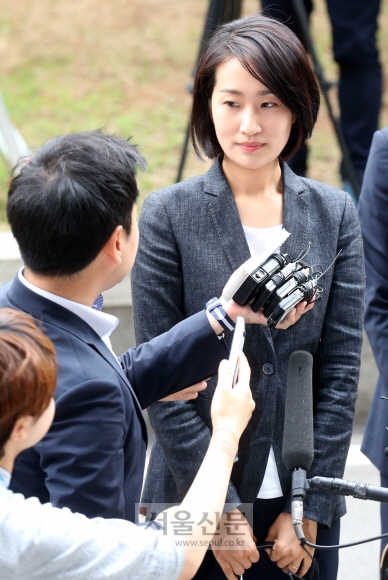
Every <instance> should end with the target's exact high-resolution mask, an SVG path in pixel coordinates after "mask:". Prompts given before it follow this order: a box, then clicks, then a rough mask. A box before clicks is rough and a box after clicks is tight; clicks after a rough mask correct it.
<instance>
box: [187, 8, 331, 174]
mask: <svg viewBox="0 0 388 580" xmlns="http://www.w3.org/2000/svg"><path fill="white" fill-rule="evenodd" d="M319 102H320V99H319V89H318V85H317V82H316V79H315V76H314V73H313V70H312V68H311V65H310V63H309V60H308V57H307V55H306V51H305V49H304V47H303V45H302V43H301V42H300V41H299V39H298V38H297V36H296V35H295V34H294V33H293V32H292V31H290V30H289V28H287V27H286V26H285V25H283V24H281V23H280V22H278V21H276V20H273V19H271V18H267V17H265V16H261V15H258V14H252V15H251V16H247V17H246V18H243V19H240V20H234V21H232V22H229V23H227V24H224V25H223V26H222V27H220V28H219V29H218V30H217V31H216V32H215V34H214V35H213V37H212V38H211V40H210V41H209V42H208V44H207V45H206V47H205V50H204V52H203V54H202V56H201V59H200V62H199V65H198V68H197V72H196V77H195V82H194V91H193V107H192V115H191V138H192V142H193V145H194V150H195V152H196V153H197V155H198V156H199V157H202V156H206V157H208V158H209V159H215V158H216V157H219V156H221V157H222V158H223V159H224V161H225V159H226V160H229V162H231V163H234V164H236V165H237V166H240V167H243V168H246V169H257V168H261V167H263V166H265V165H266V164H268V163H270V162H273V161H275V160H276V161H277V160H278V158H280V159H283V160H287V159H289V158H290V157H292V155H293V154H294V153H295V152H296V151H297V150H298V149H299V147H300V146H301V145H302V143H304V141H305V140H306V139H307V138H308V137H310V136H311V133H312V130H313V127H314V124H315V122H316V119H317V114H318V109H319ZM242 117H243V118H242ZM241 133H245V135H246V141H247V143H245V144H244V143H241ZM258 135H259V138H257V136H258ZM254 137H255V139H254V141H255V143H253V144H251V147H249V145H250V144H249V143H248V141H250V140H253V138H254ZM256 141H258V143H256ZM259 142H260V143H259ZM260 145H261V146H264V148H265V154H264V151H261V155H257V154H256V155H255V153H257V151H259V150H260V149H261V147H259V146H260Z"/></svg>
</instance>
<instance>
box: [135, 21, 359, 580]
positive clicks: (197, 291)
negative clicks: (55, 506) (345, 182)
mask: <svg viewBox="0 0 388 580" xmlns="http://www.w3.org/2000/svg"><path fill="white" fill-rule="evenodd" d="M318 108H319V91H318V87H317V84H316V81H315V77H314V74H313V72H312V69H311V66H310V64H309V61H308V59H307V57H306V53H305V51H304V49H303V47H302V45H301V43H300V42H299V40H298V39H297V37H296V36H295V35H294V34H293V33H292V32H290V31H289V30H288V28H286V27H285V26H283V25H282V24H280V23H279V22H276V21H274V20H271V19H268V18H265V17H263V16H259V15H252V16H249V17H246V18H244V19H241V20H237V21H234V22H230V23H227V24H225V25H223V26H222V27H221V28H220V29H219V30H218V31H217V32H216V33H215V35H214V36H213V38H212V40H211V41H210V42H209V44H208V46H207V47H206V49H205V50H204V53H203V55H202V58H201V61H200V63H199V66H198V70H197V74H196V79H195V85H194V97H193V109H192V118H191V137H192V142H193V145H194V149H195V151H196V153H197V154H198V155H200V156H201V155H202V156H206V157H208V158H210V159H215V163H214V165H213V166H212V168H211V169H210V170H209V171H208V172H207V173H206V174H205V175H201V176H198V177H195V178H193V179H189V180H188V181H185V182H183V183H178V184H176V185H173V186H171V187H168V188H166V189H163V190H161V191H158V192H155V193H153V194H152V195H150V196H149V197H148V198H147V199H146V201H145V202H144V205H143V209H142V212H141V216H140V222H139V226H140V237H141V239H142V241H141V243H140V250H139V253H138V257H137V260H136V263H135V267H134V270H133V273H132V282H133V304H134V313H135V329H136V334H137V340H138V341H139V342H144V341H146V340H149V339H151V338H152V337H153V336H156V335H157V334H160V333H161V332H163V331H166V330H168V329H169V328H170V327H171V326H172V325H173V324H176V323H177V322H178V321H179V320H182V319H183V318H185V317H187V316H189V315H190V314H192V313H194V312H197V311H198V310H199V309H200V308H203V305H204V304H205V302H206V300H207V299H208V297H209V296H212V295H213V296H220V295H221V293H222V288H223V284H222V282H220V280H223V281H224V282H226V281H227V280H228V278H229V277H230V275H231V273H232V272H233V271H234V270H235V269H236V268H238V267H239V266H240V265H241V264H242V263H243V262H244V261H245V260H247V259H248V258H249V257H250V255H251V254H255V253H259V252H260V251H261V250H262V249H263V247H265V246H266V245H268V244H269V243H273V240H274V239H276V236H277V235H278V230H280V229H281V228H282V227H284V228H286V230H288V231H289V232H291V235H290V237H289V238H288V240H287V241H286V242H285V243H284V244H283V245H282V249H281V251H282V252H283V253H285V252H287V253H289V254H290V255H291V256H293V257H296V256H298V254H299V253H300V252H302V251H303V250H306V249H307V248H308V246H309V244H311V249H310V251H309V253H308V256H307V257H306V258H305V259H306V260H307V261H308V263H309V264H310V265H311V266H312V265H315V264H319V265H321V266H322V268H323V269H326V268H328V270H327V272H326V274H325V276H324V277H323V278H322V279H321V282H320V285H321V286H322V288H323V292H322V294H321V299H320V300H318V301H316V302H315V304H314V307H313V308H312V310H311V311H310V312H306V313H305V314H304V315H303V316H302V317H301V319H300V320H299V321H298V322H297V323H296V324H295V325H292V326H290V327H289V328H288V329H287V330H282V329H278V328H276V329H274V330H271V329H270V328H269V327H268V326H265V325H263V326H255V327H253V326H248V328H247V335H246V341H245V347H244V351H245V353H246V355H247V357H248V360H249V362H250V365H251V368H252V380H251V388H252V391H253V395H254V398H255V401H256V409H255V411H254V414H253V418H252V421H251V422H250V424H249V426H248V428H247V430H246V432H245V433H244V435H243V437H242V439H241V442H240V446H239V453H238V460H237V461H236V462H235V465H234V468H233V472H232V477H231V481H230V485H229V493H228V497H227V502H228V506H227V507H226V512H227V513H226V514H224V516H222V521H221V523H222V524H226V525H225V526H224V527H222V530H221V532H220V534H221V540H222V539H223V540H225V539H226V538H227V532H226V530H227V529H228V519H229V524H230V522H231V521H232V520H235V519H236V518H238V514H239V513H240V512H239V510H238V506H239V505H240V504H242V503H244V502H245V503H246V502H248V503H253V515H254V524H253V532H254V534H255V536H256V538H257V540H258V541H259V542H263V541H264V540H266V539H267V540H272V541H275V546H274V548H273V549H272V550H271V551H270V552H269V553H268V555H267V554H266V553H263V554H261V558H260V561H259V562H258V563H257V564H254V565H253V566H252V568H250V567H251V565H252V562H251V558H252V557H253V555H254V554H255V550H256V548H255V545H254V540H253V539H252V537H251V534H250V533H248V532H246V533H245V535H243V538H244V540H245V550H239V549H236V548H231V549H228V550H222V549H216V548H213V554H214V556H215V557H216V559H217V562H218V563H217V562H216V561H215V560H214V558H213V556H212V553H211V552H209V555H208V561H207V562H205V564H204V565H203V567H202V570H200V571H199V572H198V575H197V576H196V578H211V579H216V578H224V577H225V575H226V576H227V577H228V578H234V577H235V574H237V575H240V574H242V573H244V578H259V577H260V578H261V579H263V580H264V579H267V578H270V579H271V580H272V579H275V578H284V574H283V573H282V570H283V571H287V570H290V573H291V572H292V573H293V574H296V573H298V574H299V575H305V577H306V578H309V579H310V578H313V577H314V574H315V572H314V566H312V567H311V568H310V565H311V558H310V556H308V555H307V554H306V552H304V551H303V550H302V548H301V546H300V545H299V542H298V540H297V539H296V536H295V533H294V530H293V526H292V523H291V516H290V513H289V512H290V484H291V474H290V473H289V472H288V471H287V469H286V467H285V465H284V464H283V462H282V458H281V452H282V437H283V423H284V402H285V394H286V382H287V367H288V360H289V357H290V355H291V353H292V352H293V351H295V350H300V349H302V350H307V351H309V352H310V353H311V354H312V355H313V357H314V380H313V397H314V462H313V464H312V466H311V468H310V470H309V472H308V476H309V477H313V476H315V475H321V476H329V477H342V475H343V471H344V467H345V461H346V456H347V452H348V447H349V443H350V437H351V431H352V423H353V415H354V406H355V401H356V396H357V383H358V375H359V366H360V352H361V342H362V320H363V303H364V267H363V257H362V242H361V236H360V228H359V223H358V218H357V213H356V209H355V207H354V204H353V202H352V200H351V198H350V197H349V196H348V195H347V194H346V193H344V192H342V191H339V190H336V189H334V188H333V187H330V186H327V185H323V184H321V183H317V182H314V181H312V180H309V179H305V178H300V177H297V176H296V175H295V174H294V173H293V172H292V171H291V170H290V169H289V167H288V166H287V164H286V163H285V160H286V159H288V158H289V157H291V156H292V155H293V154H294V153H295V151H296V150H297V149H298V148H299V147H300V145H301V144H302V143H303V142H304V141H305V140H306V139H307V138H308V137H309V136H310V135H311V132H312V129H313V126H314V124H315V121H316V117H317V113H318ZM339 251H341V252H340V254H339V256H338V257H337V259H336V256H337V255H338V252H339ZM333 261H335V262H334V264H333V265H332V266H331V267H329V266H330V265H331V264H332V263H333ZM155 304H157V305H158V314H157V316H156V315H155ZM304 306H306V303H303V304H302V305H301V306H298V308H299V309H300V308H303V307H304ZM230 338H231V336H230V335H229V336H228V339H230ZM214 388H215V381H214V379H213V378H212V379H211V380H210V381H209V384H208V387H207V389H206V390H205V391H203V392H201V393H200V394H199V396H198V398H197V399H196V400H194V401H189V402H174V403H156V404H154V405H153V406H152V407H151V408H150V409H149V417H150V421H151V424H152V426H153V428H154V430H155V433H156V441H155V444H154V446H153V449H152V453H151V458H150V464H149V469H148V476H147V479H146V482H145V488H144V494H143V501H144V502H159V503H161V502H166V503H168V502H179V501H180V500H181V499H182V498H183V497H184V494H185V493H186V491H187V489H188V487H189V486H190V483H191V481H192V480H193V479H194V476H195V473H196V472H197V470H198V468H199V465H200V462H201V460H202V458H203V456H204V454H205V451H206V449H207V446H208V443H209V438H210V429H211V421H210V405H211V400H212V394H213V392H214ZM344 514H345V503H344V500H343V498H339V497H337V496H331V495H330V494H328V493H327V492H317V491H314V492H308V493H307V497H306V500H305V507H304V516H305V518H304V524H303V527H304V533H305V535H306V537H307V538H308V539H310V540H311V541H313V542H315V540H316V541H317V543H320V544H322V543H323V544H336V543H338V538H339V518H340V517H341V516H343V515H344ZM240 515H241V514H240ZM204 517H205V516H204ZM229 529H230V526H229ZM240 529H241V528H240ZM245 529H246V530H249V528H248V526H246V528H245ZM229 539H230V536H229ZM315 556H316V557H317V560H318V563H319V568H320V578H321V580H334V579H335V578H336V574H337V566H338V552H337V551H334V552H332V551H329V552H327V551H323V552H320V553H319V552H317V553H316V554H315ZM252 559H253V558H252ZM220 566H221V567H220ZM309 568H310V569H309ZM245 570H247V571H245Z"/></svg>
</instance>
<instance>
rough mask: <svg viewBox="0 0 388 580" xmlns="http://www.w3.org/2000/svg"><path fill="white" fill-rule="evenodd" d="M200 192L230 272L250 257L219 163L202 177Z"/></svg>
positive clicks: (232, 198)
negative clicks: (203, 182) (203, 195)
mask: <svg viewBox="0 0 388 580" xmlns="http://www.w3.org/2000/svg"><path fill="white" fill-rule="evenodd" d="M204 192H205V199H206V201H208V209H209V212H210V215H211V218H212V220H213V223H214V227H215V229H216V231H217V234H218V237H219V239H220V244H221V247H222V249H223V251H224V252H225V255H226V257H227V260H228V262H229V264H230V267H231V270H232V271H233V272H234V271H235V270H237V268H238V267H239V266H241V264H243V263H244V262H245V261H246V260H248V258H250V256H251V254H250V251H249V247H248V244H247V240H246V238H245V235H244V230H243V228H242V226H241V221H240V216H239V215H238V211H237V206H236V202H235V201H234V197H233V195H232V192H231V190H230V187H229V185H228V182H227V181H226V179H225V176H224V173H223V171H222V169H221V163H220V161H219V160H218V161H216V162H215V163H214V165H213V166H212V167H211V168H210V169H209V171H208V172H207V174H206V176H205V188H204Z"/></svg>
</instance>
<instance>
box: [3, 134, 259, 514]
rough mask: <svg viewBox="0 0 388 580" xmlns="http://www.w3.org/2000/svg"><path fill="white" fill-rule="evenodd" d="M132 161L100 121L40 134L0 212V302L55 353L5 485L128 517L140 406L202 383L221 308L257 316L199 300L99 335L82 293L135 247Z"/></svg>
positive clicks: (130, 257)
mask: <svg viewBox="0 0 388 580" xmlns="http://www.w3.org/2000/svg"><path fill="white" fill-rule="evenodd" d="M139 165H140V166H143V165H144V160H143V158H142V157H141V156H140V155H139V153H138V152H137V150H136V148H135V147H133V146H132V145H131V144H130V143H128V142H127V141H124V140H121V139H119V138H117V137H115V136H110V135H105V134H103V133H102V132H99V131H95V132H86V133H78V134H73V135H68V136H63V137H58V138H55V139H52V140H50V141H49V142H48V143H46V144H45V145H44V146H43V147H42V148H41V149H40V150H39V151H38V152H37V154H36V155H35V156H34V157H33V158H32V159H30V160H29V161H28V162H27V163H25V164H24V166H22V168H21V171H20V174H19V175H18V176H17V177H15V178H14V180H13V181H12V183H11V186H10V190H9V197H8V202H7V215H8V219H9V222H10V225H11V228H12V232H13V234H14V236H15V238H16V240H17V241H18V244H19V247H20V251H21V255H22V258H23V260H24V262H25V268H24V269H22V270H21V271H20V272H19V273H18V275H17V276H16V277H15V279H14V280H13V282H11V283H9V284H7V285H6V286H5V287H3V288H2V289H1V290H0V306H8V307H12V308H15V309H18V310H23V311H25V312H27V313H29V314H31V315H32V316H33V317H34V318H35V319H36V320H38V321H40V322H41V323H42V326H43V329H44V331H45V332H46V334H47V335H48V336H49V338H50V339H51V340H52V341H53V343H54V346H55V349H56V354H57V358H58V365H59V376H58V385H57V390H56V395H55V399H56V416H55V419H54V423H53V426H52V428H51V429H50V431H49V433H48V434H47V436H46V437H45V438H44V440H43V441H42V442H41V443H39V444H38V445H36V446H35V447H34V448H32V449H31V450H27V451H25V452H23V453H22V454H21V455H20V457H19V458H18V460H17V462H16V465H15V470H14V474H13V476H12V483H11V489H12V490H13V491H18V492H21V493H23V494H24V495H25V496H26V497H31V496H36V497H38V498H39V499H40V501H41V502H42V503H44V502H47V501H51V503H52V504H53V505H54V506H57V507H65V506H66V507H69V508H71V509H72V511H76V512H81V513H83V514H85V515H87V516H88V517H94V516H103V517H108V518H112V517H115V518H118V517H120V518H123V519H127V520H132V521H133V520H134V518H135V504H136V502H138V501H139V498H140V490H141V486H142V479H143V470H144V463H145V451H146V443H147V433H146V425H145V422H144V419H143V416H142V408H143V409H144V408H145V407H147V406H148V405H150V404H151V403H152V402H155V401H157V400H159V399H161V398H164V397H169V396H170V398H171V394H172V393H175V391H177V390H178V389H182V387H187V386H188V385H193V384H194V383H198V382H200V381H202V383H200V386H199V387H197V390H198V388H203V381H204V379H206V378H207V377H209V376H211V375H213V374H214V373H216V372H217V367H218V364H219V362H220V360H221V359H222V358H225V357H226V356H227V349H226V347H225V342H224V339H223V335H222V332H223V330H224V329H223V326H222V325H223V324H225V323H224V321H225V318H226V320H229V322H230V324H231V325H232V326H233V319H235V318H236V316H237V315H238V314H244V315H247V316H248V317H249V316H251V317H253V316H255V319H252V320H251V322H254V321H260V315H253V313H252V312H251V310H250V308H249V307H246V308H245V309H241V308H240V307H237V305H236V304H234V303H232V302H231V303H228V304H225V309H226V312H223V314H224V316H225V318H223V317H222V316H221V319H220V322H219V321H217V320H216V318H215V317H214V316H212V315H211V314H210V313H209V312H207V311H205V310H203V311H202V312H199V313H198V314H196V315H194V316H192V317H191V318H189V319H187V320H186V321H182V322H181V323H180V324H178V325H176V326H175V327H174V328H172V329H171V330H170V331H169V332H166V333H165V334H164V335H162V336H160V337H157V338H156V339H155V340H153V341H150V342H149V343H147V344H144V345H141V346H140V347H138V348H137V349H130V350H129V351H128V352H126V353H125V354H124V355H122V356H121V357H120V358H117V357H116V356H115V354H114V353H113V352H112V349H111V345H110V340H109V335H110V333H111V332H112V330H113V329H114V328H115V326H116V325H117V322H118V321H117V319H116V318H115V317H113V316H111V315H109V314H106V313H102V312H99V311H98V310H97V309H94V308H93V305H94V303H95V301H96V299H98V298H99V296H100V294H101V292H103V291H104V290H107V289H108V288H111V287H112V286H114V285H115V284H117V283H118V282H120V281H121V280H122V279H123V277H124V276H125V275H126V274H127V273H128V272H129V270H130V269H131V267H132V265H133V262H134V259H135V255H136V251H137V244H138V230H137V223H136V201H137V196H138V190H137V185H136V169H137V166H139ZM151 282H152V281H151V280H150V283H151ZM209 298H211V297H209ZM97 302H98V300H97ZM153 308H154V315H155V317H156V318H157V317H158V305H157V304H155V305H154V306H153ZM221 310H222V308H221ZM221 314H222V312H221ZM228 314H229V316H230V318H229V317H228ZM261 316H262V315H261ZM201 385H202V386H201ZM194 396H196V392H195V389H194V394H193V393H192V392H191V391H190V390H189V392H187V390H186V393H183V395H182V394H179V393H178V394H177V395H174V397H177V398H178V399H179V398H181V397H189V398H190V397H194ZM161 404H163V403H161Z"/></svg>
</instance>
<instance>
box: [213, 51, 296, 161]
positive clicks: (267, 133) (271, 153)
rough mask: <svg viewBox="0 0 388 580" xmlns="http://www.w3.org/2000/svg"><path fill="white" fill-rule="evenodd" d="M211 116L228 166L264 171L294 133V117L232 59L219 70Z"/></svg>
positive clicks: (217, 71)
mask: <svg viewBox="0 0 388 580" xmlns="http://www.w3.org/2000/svg"><path fill="white" fill-rule="evenodd" d="M211 112H212V117H213V122H214V127H215V131H216V135H217V138H218V141H219V143H220V145H221V148H222V150H223V151H224V154H225V159H226V160H227V161H228V162H231V163H233V164H236V165H237V166H239V167H241V168H246V169H260V168H263V167H265V166H267V165H268V164H271V163H273V162H274V161H275V160H277V158H278V156H279V154H280V153H281V151H282V150H283V149H284V147H285V145H286V143H287V141H288V138H289V136H290V132H291V126H292V123H293V114H292V113H291V111H290V110H289V109H286V107H284V105H282V103H281V102H280V101H279V99H278V98H277V97H275V95H274V94H272V93H271V92H270V91H269V90H268V89H267V87H265V86H264V85H263V84H262V83H261V82H260V81H258V80H256V79H255V78H254V77H253V76H252V75H251V74H250V73H249V72H248V71H247V70H246V69H245V68H244V67H243V66H242V65H241V64H240V62H239V60H238V59H237V58H232V59H230V60H227V61H226V62H224V63H222V64H221V65H220V66H219V67H218V68H217V70H216V82H215V85H214V90H213V94H212V98H211Z"/></svg>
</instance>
